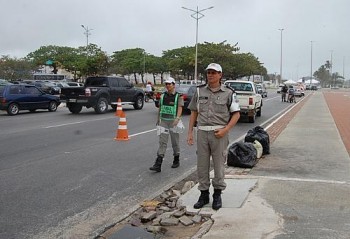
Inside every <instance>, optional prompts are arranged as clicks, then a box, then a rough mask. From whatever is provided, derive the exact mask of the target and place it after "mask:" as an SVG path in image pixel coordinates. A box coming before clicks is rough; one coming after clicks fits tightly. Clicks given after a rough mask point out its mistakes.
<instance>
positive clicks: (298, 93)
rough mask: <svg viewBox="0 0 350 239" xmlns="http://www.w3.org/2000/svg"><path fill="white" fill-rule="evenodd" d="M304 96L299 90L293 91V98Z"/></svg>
mask: <svg viewBox="0 0 350 239" xmlns="http://www.w3.org/2000/svg"><path fill="white" fill-rule="evenodd" d="M304 95H305V93H304V91H303V90H302V89H299V88H297V89H295V91H294V96H296V97H303V96H304Z"/></svg>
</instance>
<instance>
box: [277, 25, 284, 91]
mask: <svg viewBox="0 0 350 239" xmlns="http://www.w3.org/2000/svg"><path fill="white" fill-rule="evenodd" d="M278 30H279V31H281V58H280V80H281V83H282V56H283V55H282V32H283V30H284V29H283V28H280V29H278ZM278 85H279V84H278Z"/></svg>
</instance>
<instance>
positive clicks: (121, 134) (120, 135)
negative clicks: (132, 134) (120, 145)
mask: <svg viewBox="0 0 350 239" xmlns="http://www.w3.org/2000/svg"><path fill="white" fill-rule="evenodd" d="M114 140H118V141H119V140H129V134H128V127H127V125H126V116H125V113H124V112H123V111H122V112H121V116H120V118H119V125H118V130H117V135H116V137H115V138H114Z"/></svg>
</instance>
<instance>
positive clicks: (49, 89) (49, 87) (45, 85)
mask: <svg viewBox="0 0 350 239" xmlns="http://www.w3.org/2000/svg"><path fill="white" fill-rule="evenodd" d="M32 84H33V85H35V86H36V87H38V88H40V89H41V90H42V91H44V92H45V93H47V94H51V95H59V94H60V93H61V89H60V87H58V86H56V85H55V84H54V83H52V82H48V81H34V82H32Z"/></svg>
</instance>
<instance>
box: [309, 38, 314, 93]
mask: <svg viewBox="0 0 350 239" xmlns="http://www.w3.org/2000/svg"><path fill="white" fill-rule="evenodd" d="M313 42H314V41H310V43H311V70H310V89H311V83H312V43H313Z"/></svg>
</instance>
